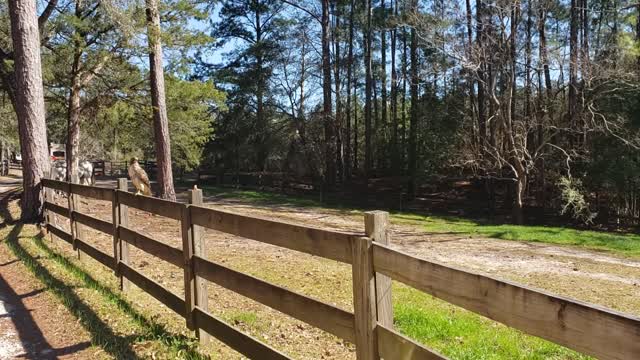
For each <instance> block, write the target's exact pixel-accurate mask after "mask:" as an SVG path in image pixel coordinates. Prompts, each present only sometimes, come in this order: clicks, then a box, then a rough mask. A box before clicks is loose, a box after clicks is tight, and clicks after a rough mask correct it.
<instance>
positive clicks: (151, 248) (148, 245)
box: [118, 225, 184, 268]
mask: <svg viewBox="0 0 640 360" xmlns="http://www.w3.org/2000/svg"><path fill="white" fill-rule="evenodd" d="M118 237H119V238H120V239H121V240H123V241H126V242H127V243H129V244H130V245H133V246H135V247H137V248H138V249H140V250H142V251H145V252H146V253H148V254H150V255H153V256H155V257H157V258H159V259H162V260H164V261H166V262H168V263H169V264H172V265H175V266H177V267H179V268H182V267H183V263H184V259H183V258H182V250H180V249H176V248H174V247H171V246H169V245H167V244H165V243H161V242H160V241H157V240H154V239H152V238H150V237H148V236H146V235H142V234H140V233H139V232H137V231H135V230H131V229H129V228H128V227H126V226H122V225H121V226H119V227H118Z"/></svg>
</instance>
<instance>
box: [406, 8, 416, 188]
mask: <svg viewBox="0 0 640 360" xmlns="http://www.w3.org/2000/svg"><path fill="white" fill-rule="evenodd" d="M417 7H418V4H417V0H413V3H412V7H411V11H413V12H416V11H417ZM410 52H411V55H410V57H411V85H410V86H411V116H410V119H409V122H410V123H409V164H408V170H409V171H408V175H409V182H408V184H407V197H408V199H409V200H413V198H414V197H415V195H416V175H417V174H416V172H417V164H418V159H417V157H418V154H417V145H418V144H417V138H418V39H417V34H416V29H415V27H413V28H411V50H410Z"/></svg>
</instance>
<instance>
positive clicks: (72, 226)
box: [67, 175, 80, 259]
mask: <svg viewBox="0 0 640 360" xmlns="http://www.w3.org/2000/svg"><path fill="white" fill-rule="evenodd" d="M72 176H73V178H72V179H71V182H67V200H68V206H69V233H70V234H71V245H72V247H73V250H75V251H76V252H77V253H78V259H80V251H78V246H77V244H76V239H79V238H80V233H79V232H78V222H77V221H76V220H75V214H74V212H76V211H78V210H79V209H80V201H79V199H78V196H77V195H75V194H74V193H73V192H72V191H71V185H72V184H74V181H73V180H76V179H77V175H72Z"/></svg>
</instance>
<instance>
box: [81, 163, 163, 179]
mask: <svg viewBox="0 0 640 360" xmlns="http://www.w3.org/2000/svg"><path fill="white" fill-rule="evenodd" d="M139 163H140V166H142V168H143V169H145V171H147V173H149V176H151V177H153V176H155V171H156V168H157V164H156V162H155V161H150V160H140V161H139ZM92 164H93V172H94V174H95V175H96V176H111V177H115V176H127V172H128V169H129V162H128V161H103V160H97V161H92Z"/></svg>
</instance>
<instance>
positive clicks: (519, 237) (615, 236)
mask: <svg viewBox="0 0 640 360" xmlns="http://www.w3.org/2000/svg"><path fill="white" fill-rule="evenodd" d="M392 219H393V220H395V221H396V222H405V223H413V224H417V225H420V226H423V227H424V229H425V230H426V231H428V232H434V233H460V234H468V235H475V236H484V237H490V238H495V239H503V240H516V241H529V242H541V243H547V244H557V245H573V246H580V247H584V248H588V249H594V250H607V251H612V252H615V253H619V254H623V255H627V256H635V257H638V256H640V235H637V234H628V233H607V232H602V231H589V230H577V229H572V228H565V227H556V226H529V225H510V224H497V225H496V224H484V223H482V222H480V221H473V220H467V219H460V218H454V217H438V216H423V215H415V214H402V213H397V214H393V216H392Z"/></svg>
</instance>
